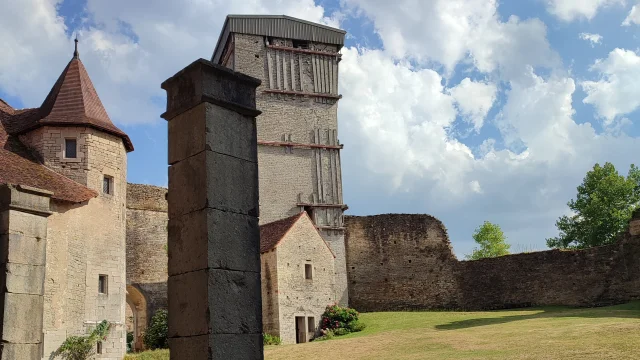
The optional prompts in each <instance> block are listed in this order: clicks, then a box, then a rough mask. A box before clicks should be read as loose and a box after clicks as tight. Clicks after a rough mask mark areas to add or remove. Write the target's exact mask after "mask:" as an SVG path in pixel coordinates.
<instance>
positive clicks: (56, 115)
mask: <svg viewBox="0 0 640 360" xmlns="http://www.w3.org/2000/svg"><path fill="white" fill-rule="evenodd" d="M46 125H49V126H65V125H85V126H89V127H93V128H96V129H98V130H101V131H104V132H107V133H110V134H112V135H115V136H118V137H121V138H122V140H123V142H124V146H125V148H126V149H127V151H133V144H132V143H131V140H130V139H129V136H127V134H125V133H124V132H123V131H122V130H120V129H119V128H118V127H116V126H115V125H114V124H113V123H112V122H111V119H110V118H109V115H108V114H107V111H106V110H105V109H104V106H102V102H101V101H100V98H99V97H98V93H97V92H96V89H95V88H94V87H93V83H92V82H91V79H90V78H89V74H88V73H87V70H86V69H85V67H84V65H83V64H82V62H81V61H80V59H78V58H77V57H74V58H73V59H71V61H70V62H69V64H67V67H66V68H65V69H64V71H63V72H62V74H61V75H60V77H59V78H58V80H57V81H56V83H55V85H54V86H53V88H52V89H51V91H50V92H49V95H47V98H46V99H45V100H44V102H43V103H42V105H41V106H40V108H38V109H29V110H27V111H22V112H21V113H19V114H16V116H14V117H13V119H12V120H11V121H10V123H9V124H5V126H6V130H7V131H8V132H9V133H11V134H15V135H18V134H22V133H25V132H27V131H29V130H33V129H35V128H38V127H40V126H46Z"/></svg>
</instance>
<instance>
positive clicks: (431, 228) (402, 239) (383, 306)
mask: <svg viewBox="0 0 640 360" xmlns="http://www.w3.org/2000/svg"><path fill="white" fill-rule="evenodd" d="M345 226H346V228H347V230H346V236H345V247H346V252H347V256H346V258H347V274H348V281H349V283H348V284H349V300H350V305H351V306H352V307H354V308H356V309H357V310H359V311H384V310H408V309H419V308H445V307H449V306H452V305H455V304H452V301H453V298H452V296H451V294H455V293H456V292H457V289H458V284H457V277H456V276H455V271H456V267H457V260H456V258H455V257H454V255H453V252H452V250H451V244H450V243H449V238H448V236H447V231H446V229H445V227H444V225H442V223H441V222H440V221H439V220H438V219H436V218H434V217H432V216H429V215H401V214H387V215H377V216H364V217H359V216H346V217H345Z"/></svg>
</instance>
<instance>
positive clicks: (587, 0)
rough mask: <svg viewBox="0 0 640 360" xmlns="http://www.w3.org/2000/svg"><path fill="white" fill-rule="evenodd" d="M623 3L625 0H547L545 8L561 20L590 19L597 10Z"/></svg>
mask: <svg viewBox="0 0 640 360" xmlns="http://www.w3.org/2000/svg"><path fill="white" fill-rule="evenodd" d="M625 3H626V1H625V0H547V10H548V11H549V12H550V13H551V14H553V15H555V16H556V17H558V18H559V19H560V20H563V21H573V20H576V19H587V20H591V19H593V18H594V17H595V16H596V14H597V13H598V11H599V10H601V9H604V8H607V7H611V6H615V5H625Z"/></svg>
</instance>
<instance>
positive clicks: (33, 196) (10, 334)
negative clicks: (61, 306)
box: [0, 184, 53, 360]
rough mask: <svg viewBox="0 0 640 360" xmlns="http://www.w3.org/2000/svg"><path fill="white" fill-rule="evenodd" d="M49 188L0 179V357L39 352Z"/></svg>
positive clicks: (29, 357) (30, 359) (29, 358)
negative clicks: (39, 187) (47, 189)
mask: <svg viewBox="0 0 640 360" xmlns="http://www.w3.org/2000/svg"><path fill="white" fill-rule="evenodd" d="M52 194H53V193H51V192H48V191H44V190H40V189H36V188H32V187H28V186H20V185H18V186H13V185H7V184H2V185H0V290H1V293H0V309H1V310H2V312H0V324H1V325H0V338H1V339H2V343H1V344H0V346H1V347H0V359H1V360H9V359H24V360H39V359H41V358H42V345H43V344H42V338H43V331H42V322H43V311H44V277H45V259H46V249H47V217H48V216H49V215H51V212H50V211H49V201H50V198H51V195H52Z"/></svg>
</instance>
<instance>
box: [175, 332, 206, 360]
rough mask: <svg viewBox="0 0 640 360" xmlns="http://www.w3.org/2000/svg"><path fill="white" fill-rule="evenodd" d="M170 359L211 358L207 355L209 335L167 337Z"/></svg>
mask: <svg viewBox="0 0 640 360" xmlns="http://www.w3.org/2000/svg"><path fill="white" fill-rule="evenodd" d="M169 348H170V349H171V352H170V356H171V359H172V360H183V359H189V360H212V358H211V357H209V336H208V335H199V336H189V337H177V338H172V337H169Z"/></svg>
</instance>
